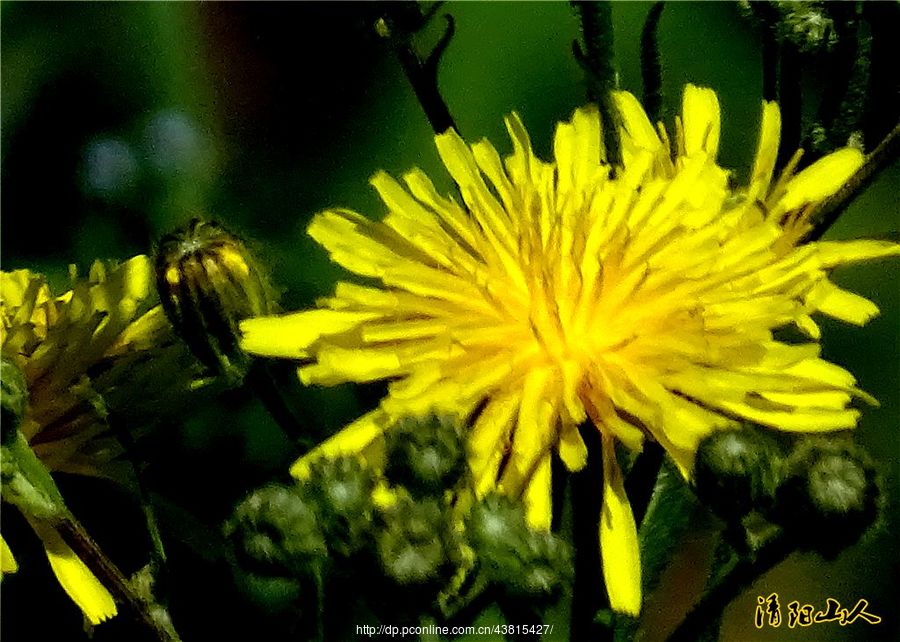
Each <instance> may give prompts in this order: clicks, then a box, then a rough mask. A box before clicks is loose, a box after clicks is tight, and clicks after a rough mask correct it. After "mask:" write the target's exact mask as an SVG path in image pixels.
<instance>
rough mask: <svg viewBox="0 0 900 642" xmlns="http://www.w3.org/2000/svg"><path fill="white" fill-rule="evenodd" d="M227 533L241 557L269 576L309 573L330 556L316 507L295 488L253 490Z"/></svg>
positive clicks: (270, 487) (239, 507) (242, 504)
mask: <svg viewBox="0 0 900 642" xmlns="http://www.w3.org/2000/svg"><path fill="white" fill-rule="evenodd" d="M224 531H225V535H226V536H227V537H228V538H229V539H231V540H232V542H233V543H234V545H235V550H236V551H237V554H238V557H239V558H240V559H242V560H244V561H245V562H246V563H247V564H248V566H251V567H254V568H257V569H263V570H268V571H270V572H268V573H267V574H268V575H283V574H286V573H287V574H298V573H309V572H311V571H314V570H315V569H316V568H319V567H320V565H321V564H322V563H323V561H324V560H325V558H326V557H327V555H328V548H327V546H326V543H325V536H324V534H323V532H322V529H321V528H320V527H319V523H318V519H317V516H316V506H315V504H313V503H312V502H310V501H309V500H308V499H307V498H306V497H304V495H303V493H301V492H300V490H299V489H298V488H297V487H296V486H282V485H278V484H270V485H268V486H264V487H262V488H260V489H258V490H256V491H254V492H253V493H251V494H250V495H249V496H248V497H247V498H246V499H244V500H243V501H242V502H241V503H240V504H238V506H237V508H236V509H235V511H234V513H233V515H232V517H231V519H229V520H228V522H227V523H226V524H225V528H224Z"/></svg>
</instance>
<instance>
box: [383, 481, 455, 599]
mask: <svg viewBox="0 0 900 642" xmlns="http://www.w3.org/2000/svg"><path fill="white" fill-rule="evenodd" d="M384 519H385V525H384V529H383V530H382V531H381V532H380V533H379V535H378V539H377V551H378V559H379V561H380V562H381V566H382V568H383V569H384V571H385V573H386V574H387V575H388V576H389V577H390V578H392V579H393V580H395V581H396V582H397V583H398V584H424V583H427V582H437V581H438V580H440V579H442V578H444V576H445V575H446V573H445V572H444V571H445V570H446V569H447V567H448V564H449V555H448V543H447V532H448V525H447V520H446V517H445V515H444V511H443V510H442V509H441V505H440V503H439V502H438V501H436V500H434V499H424V500H421V501H414V500H412V499H411V498H409V497H405V498H404V499H401V500H400V501H399V502H398V503H397V504H396V505H394V506H393V507H391V508H390V509H389V510H388V511H387V512H386V514H385V517H384Z"/></svg>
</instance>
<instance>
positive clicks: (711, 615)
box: [668, 535, 795, 642]
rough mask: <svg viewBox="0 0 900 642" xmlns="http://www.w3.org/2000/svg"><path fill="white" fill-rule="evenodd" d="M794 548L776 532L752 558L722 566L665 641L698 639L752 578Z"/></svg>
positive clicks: (765, 570) (780, 559)
mask: <svg viewBox="0 0 900 642" xmlns="http://www.w3.org/2000/svg"><path fill="white" fill-rule="evenodd" d="M794 550H795V547H794V545H793V542H791V541H790V539H789V538H787V537H785V536H783V535H779V536H777V537H775V538H774V539H773V540H772V541H771V542H769V543H768V544H766V545H764V546H763V547H762V548H760V549H759V550H758V551H757V553H756V556H755V559H753V560H747V559H741V560H737V561H733V562H732V563H731V564H730V565H729V566H726V568H725V569H724V572H723V573H722V574H721V575H720V577H721V579H720V580H719V581H718V582H714V584H713V586H711V587H709V589H708V590H707V592H706V594H705V595H704V596H703V598H702V599H701V600H700V602H699V603H698V604H697V606H695V607H694V608H693V610H691V612H690V613H688V615H687V617H686V618H685V619H684V620H683V621H682V623H681V624H679V625H678V628H677V629H675V631H674V632H673V633H672V635H670V636H669V639H668V642H694V641H695V640H699V639H701V636H702V635H703V633H704V631H705V629H706V628H707V626H708V625H709V623H710V622H716V621H718V620H719V619H720V618H721V615H722V611H723V610H724V609H725V607H726V606H728V604H729V603H731V601H732V600H733V599H735V598H736V597H737V596H738V595H739V594H740V593H741V591H743V590H744V589H745V588H746V587H747V586H749V585H750V584H751V583H752V582H753V581H754V580H756V578H758V577H760V576H761V575H762V574H764V573H766V572H768V571H770V570H771V569H772V568H774V567H775V566H777V565H778V564H780V563H781V562H783V561H784V560H785V559H786V558H787V557H788V555H790V554H791V553H792V552H793V551H794Z"/></svg>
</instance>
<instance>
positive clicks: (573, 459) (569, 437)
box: [559, 424, 588, 473]
mask: <svg viewBox="0 0 900 642" xmlns="http://www.w3.org/2000/svg"><path fill="white" fill-rule="evenodd" d="M587 454H588V453H587V446H585V445H584V440H583V439H582V438H581V435H580V434H579V433H578V426H576V425H575V424H566V425H564V426H563V427H562V429H561V430H560V434H559V458H560V459H562V462H563V464H565V466H566V468H567V469H568V470H570V471H572V472H573V473H574V472H578V471H579V470H581V469H582V468H584V465H585V464H586V463H587Z"/></svg>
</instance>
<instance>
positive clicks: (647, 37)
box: [641, 2, 666, 123]
mask: <svg viewBox="0 0 900 642" xmlns="http://www.w3.org/2000/svg"><path fill="white" fill-rule="evenodd" d="M665 6H666V4H665V3H664V2H657V3H656V4H654V5H653V6H652V7H651V8H650V12H649V13H648V14H647V20H646V22H644V28H643V30H642V31H641V80H642V81H643V85H644V110H645V111H646V112H647V116H649V117H650V122H651V123H655V122H656V121H658V120H659V119H660V110H661V109H662V65H661V64H660V61H659V39H658V37H657V30H658V29H659V19H660V18H661V17H662V12H663V9H664V8H665Z"/></svg>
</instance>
